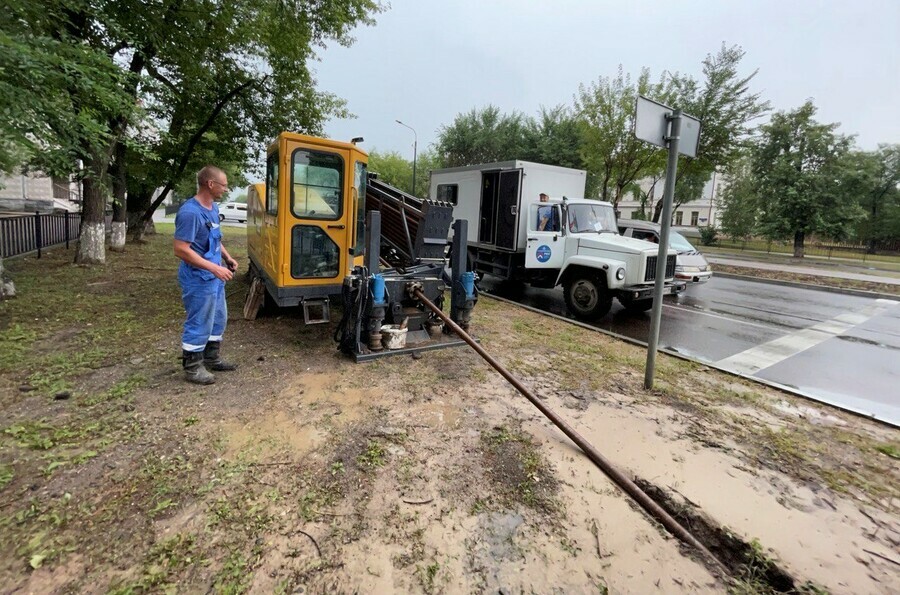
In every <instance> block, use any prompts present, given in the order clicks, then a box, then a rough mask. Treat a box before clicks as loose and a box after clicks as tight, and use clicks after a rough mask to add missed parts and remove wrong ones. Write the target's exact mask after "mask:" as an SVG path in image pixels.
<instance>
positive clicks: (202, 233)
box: [174, 165, 238, 384]
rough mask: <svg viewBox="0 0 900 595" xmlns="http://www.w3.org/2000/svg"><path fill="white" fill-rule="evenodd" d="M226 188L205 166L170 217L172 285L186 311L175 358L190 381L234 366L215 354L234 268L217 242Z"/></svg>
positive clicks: (207, 379)
mask: <svg viewBox="0 0 900 595" xmlns="http://www.w3.org/2000/svg"><path fill="white" fill-rule="evenodd" d="M227 191H228V178H227V177H226V176H225V172H223V171H222V170H221V169H219V168H218V167H215V166H212V165H207V166H206V167H204V168H203V169H201V170H200V171H199V172H198V173H197V194H196V195H194V196H193V197H192V198H190V199H188V200H187V201H186V202H185V203H184V204H183V205H181V208H180V209H178V215H176V217H175V242H174V246H175V256H177V257H178V258H180V259H181V264H180V265H179V267H178V284H179V285H181V299H182V301H183V302H184V309H185V311H186V312H187V316H186V318H185V321H184V333H183V334H182V336H181V349H182V354H181V356H182V357H181V361H182V365H183V366H184V373H185V379H186V380H187V381H188V382H194V383H196V384H212V383H213V382H215V378H214V377H213V375H212V374H210V373H209V370H213V371H216V372H223V371H229V370H234V369H235V368H236V366H234V365H233V364H229V363H228V362H226V361H224V360H222V359H221V357H220V356H219V348H220V347H221V344H222V335H223V333H224V332H225V323H226V321H227V320H228V309H227V306H226V304H225V282H226V281H230V280H231V278H232V277H233V276H234V271H236V270H237V267H238V263H237V261H236V260H235V259H234V258H232V257H231V255H230V254H229V253H228V251H227V250H226V249H225V246H223V245H222V230H221V229H220V228H219V208H218V206H216V203H215V201H217V200H219V199H221V198H222V195H224V194H225V193H226V192H227ZM223 263H224V265H225V266H222V265H223Z"/></svg>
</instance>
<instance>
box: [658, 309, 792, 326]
mask: <svg viewBox="0 0 900 595" xmlns="http://www.w3.org/2000/svg"><path fill="white" fill-rule="evenodd" d="M663 308H671V309H672V310H681V311H682V312H688V313H689V314H702V315H703V316H709V317H711V318H718V319H719V320H727V321H728V322H739V323H740V324H746V325H747V326H755V327H757V328H761V329H765V330H767V331H771V330H781V327H779V326H775V325H774V324H760V323H758V322H750V321H749V320H741V319H740V318H732V317H730V316H722V315H721V314H714V313H712V312H707V311H706V310H699V309H697V308H685V307H684V306H673V305H672V304H663Z"/></svg>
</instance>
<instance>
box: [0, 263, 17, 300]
mask: <svg viewBox="0 0 900 595" xmlns="http://www.w3.org/2000/svg"><path fill="white" fill-rule="evenodd" d="M11 297H16V286H15V285H14V284H13V282H12V280H11V279H7V278H6V274H5V272H4V269H3V256H0V300H3V299H6V298H11Z"/></svg>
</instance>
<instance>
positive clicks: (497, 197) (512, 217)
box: [478, 169, 522, 250]
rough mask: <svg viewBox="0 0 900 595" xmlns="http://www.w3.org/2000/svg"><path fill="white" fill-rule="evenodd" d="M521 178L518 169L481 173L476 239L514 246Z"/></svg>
mask: <svg viewBox="0 0 900 595" xmlns="http://www.w3.org/2000/svg"><path fill="white" fill-rule="evenodd" d="M521 180H522V170H520V169H512V170H503V171H485V172H482V173H481V213H480V219H481V221H480V226H479V228H478V241H479V242H481V243H483V244H493V245H494V246H496V247H497V248H503V249H506V250H515V249H516V239H517V237H518V235H519V215H518V205H519V189H520V187H521Z"/></svg>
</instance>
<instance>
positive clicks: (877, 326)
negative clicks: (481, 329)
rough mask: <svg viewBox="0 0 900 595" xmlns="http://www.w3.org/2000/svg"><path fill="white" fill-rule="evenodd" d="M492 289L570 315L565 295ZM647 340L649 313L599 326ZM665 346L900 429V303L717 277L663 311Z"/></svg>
mask: <svg viewBox="0 0 900 595" xmlns="http://www.w3.org/2000/svg"><path fill="white" fill-rule="evenodd" d="M481 287H482V289H484V290H485V291H488V292H491V293H496V294H497V295H499V296H502V297H506V298H509V299H513V300H516V301H519V302H521V303H523V304H526V305H529V306H533V307H536V308H538V309H541V310H545V311H548V312H552V313H554V314H561V315H564V316H567V315H568V314H567V312H566V309H565V304H564V303H563V297H562V291H561V290H560V289H558V288H557V289H554V290H544V289H534V288H530V287H529V288H525V289H524V290H521V289H516V288H508V287H507V286H505V285H504V284H502V283H499V282H497V281H496V280H494V279H492V278H491V277H486V278H485V279H483V280H482V282H481ZM594 326H596V327H598V328H602V329H605V330H608V331H612V332H614V333H618V334H621V335H625V336H628V337H631V338H633V339H637V340H639V341H646V339H647V333H648V331H649V327H650V313H649V312H647V313H645V314H636V315H635V314H630V313H628V312H626V311H625V310H623V309H622V308H621V307H620V306H619V305H618V302H614V304H613V309H612V311H611V312H610V313H609V314H608V315H607V316H606V317H604V318H603V319H601V320H599V321H598V322H596V323H595V324H594ZM659 345H660V347H663V348H668V349H671V350H673V351H677V352H679V353H682V354H684V355H686V356H689V357H692V358H694V359H697V360H699V361H702V362H707V363H712V364H716V365H718V366H721V367H723V368H726V369H728V370H732V371H735V372H740V373H743V374H747V375H749V376H754V377H757V378H762V379H765V380H768V381H771V382H775V383H777V384H780V385H783V386H786V387H789V388H793V389H797V390H799V391H802V392H803V393H805V394H808V395H810V396H813V397H814V398H815V399H816V400H819V401H822V402H825V403H830V404H833V405H837V406H840V407H843V408H846V409H850V410H853V411H857V412H859V413H863V414H866V415H874V416H875V417H876V418H878V419H881V420H884V421H888V422H889V423H891V424H893V425H900V302H898V301H894V300H877V299H872V298H864V297H855V296H845V295H840V294H836V293H830V292H825V291H816V290H809V289H799V288H794V287H784V286H780V285H775V284H770V283H760V282H754V281H744V280H738V279H726V278H724V277H713V278H712V279H711V280H710V281H709V282H708V283H706V284H705V285H701V286H694V287H690V288H689V289H688V290H687V292H686V293H684V294H682V295H680V296H678V297H677V298H668V299H667V300H666V302H665V305H664V307H663V320H662V325H661V328H660V337H659Z"/></svg>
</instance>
